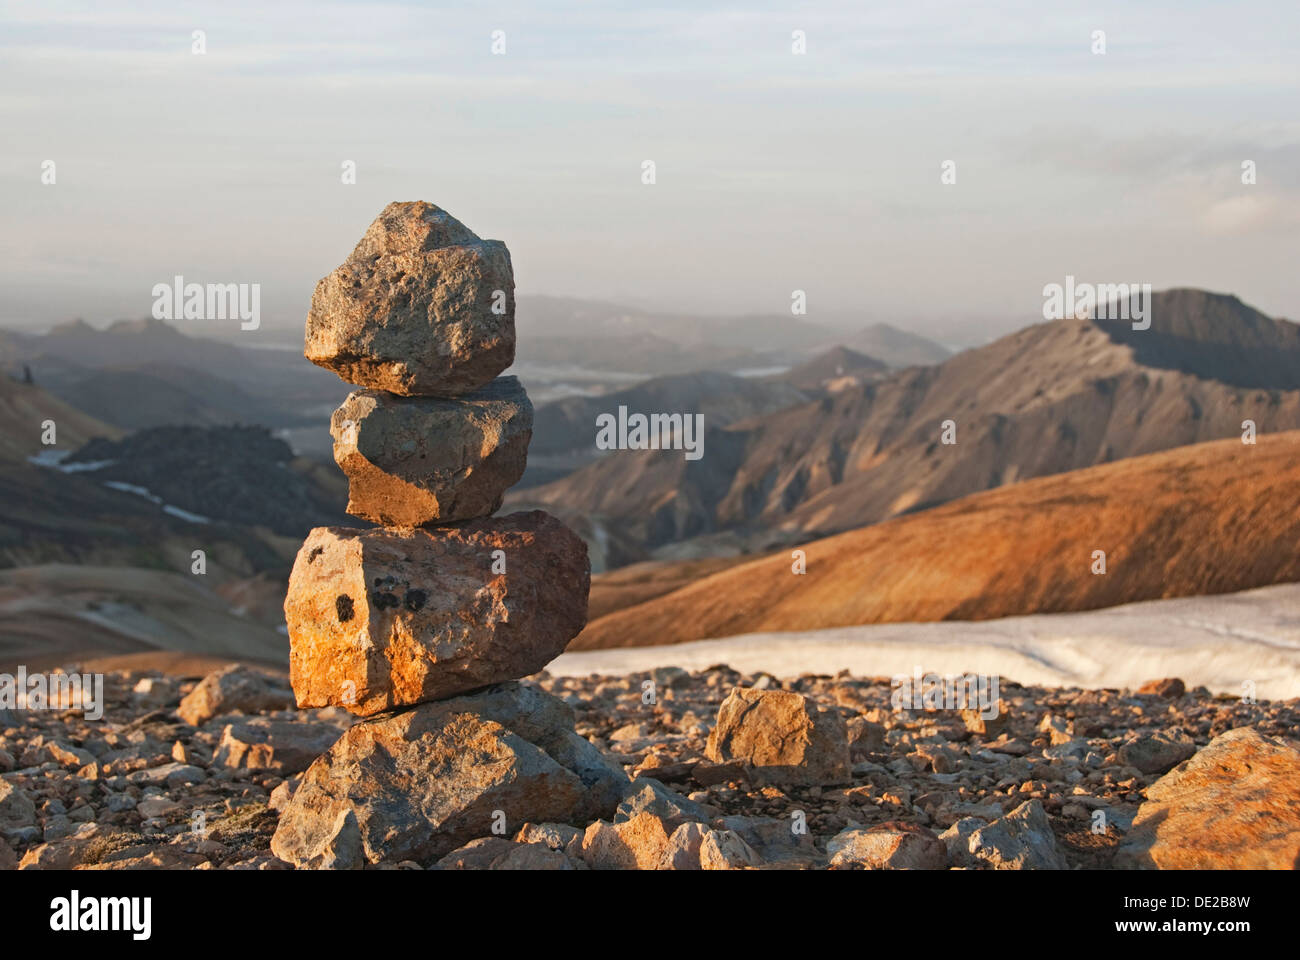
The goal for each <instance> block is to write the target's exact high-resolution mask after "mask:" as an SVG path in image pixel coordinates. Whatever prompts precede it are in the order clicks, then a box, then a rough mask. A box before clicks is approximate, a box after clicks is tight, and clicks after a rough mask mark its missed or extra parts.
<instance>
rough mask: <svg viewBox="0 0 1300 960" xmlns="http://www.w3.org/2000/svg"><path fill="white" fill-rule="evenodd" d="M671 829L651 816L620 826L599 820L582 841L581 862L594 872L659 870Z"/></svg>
mask: <svg viewBox="0 0 1300 960" xmlns="http://www.w3.org/2000/svg"><path fill="white" fill-rule="evenodd" d="M671 832H672V827H670V826H668V825H667V824H665V823H664V821H663V820H661V819H659V818H658V817H656V816H655V815H654V814H652V813H638V814H637V815H636V816H634V817H633V818H632V819H630V820H624V821H623V822H621V823H606V822H605V821H603V820H597V821H596V822H595V823H593V824H592V825H591V826H589V827H587V830H586V833H584V834H583V837H582V859H583V860H584V861H586V863H587V865H588V866H589V867H591V869H593V870H657V869H659V867H660V866H661V864H662V863H663V860H664V857H665V854H666V853H667V852H668V835H669V833H671Z"/></svg>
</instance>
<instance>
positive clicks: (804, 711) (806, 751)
mask: <svg viewBox="0 0 1300 960" xmlns="http://www.w3.org/2000/svg"><path fill="white" fill-rule="evenodd" d="M705 755H706V756H707V757H708V758H709V759H710V760H714V761H717V762H726V761H729V760H740V761H743V762H744V763H747V764H749V765H751V766H752V767H754V768H755V771H756V773H757V774H758V775H759V777H760V779H762V781H763V782H765V783H777V784H808V785H812V784H836V783H847V782H848V781H849V780H850V779H851V777H850V769H849V768H850V761H849V742H848V731H847V729H846V727H845V723H844V720H843V718H842V717H841V716H840V715H839V714H838V713H836V712H834V711H832V710H828V709H822V708H819V707H818V706H817V704H816V703H815V702H813V701H811V700H809V699H808V698H806V697H804V696H803V695H802V694H799V693H791V692H787V691H783V690H753V689H745V688H743V687H737V688H736V689H734V690H732V691H731V695H730V696H729V697H727V699H726V700H724V701H723V703H722V706H721V707H720V708H719V709H718V722H717V726H715V727H714V729H713V731H712V732H711V733H710V734H709V742H708V746H707V748H706V750H705Z"/></svg>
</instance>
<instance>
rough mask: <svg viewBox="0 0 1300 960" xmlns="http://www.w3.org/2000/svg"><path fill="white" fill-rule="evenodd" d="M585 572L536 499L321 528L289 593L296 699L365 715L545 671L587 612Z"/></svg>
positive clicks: (583, 554)
mask: <svg viewBox="0 0 1300 960" xmlns="http://www.w3.org/2000/svg"><path fill="white" fill-rule="evenodd" d="M502 569H504V571H505V572H504V573H502V572H494V571H499V570H502ZM590 584H591V567H590V564H589V562H588V560H587V547H586V545H585V544H584V543H583V542H582V540H581V539H579V538H578V536H577V535H576V534H574V533H573V532H572V531H571V530H569V528H568V527H566V526H565V525H564V524H562V523H561V522H560V521H558V520H556V519H555V518H554V517H552V516H550V515H549V514H546V513H543V512H541V511H533V512H530V513H516V514H512V515H510V516H508V517H498V518H492V519H487V520H475V521H470V522H468V523H465V524H462V525H460V526H457V527H447V528H437V529H428V528H420V529H415V530H388V529H368V530H356V529H351V528H345V527H317V528H316V529H315V530H313V531H312V532H311V533H310V534H309V535H308V537H307V540H306V542H305V543H304V544H303V546H302V549H301V550H300V551H299V552H298V557H297V560H296V561H295V562H294V565H293V571H292V573H291V574H290V575H289V592H288V595H287V596H286V598H285V602H284V613H285V620H286V621H287V622H288V626H289V638H290V641H291V650H290V655H289V676H290V680H291V681H292V683H293V689H294V693H295V694H296V695H297V698H298V705H299V706H301V707H324V706H331V705H332V706H342V707H345V708H347V709H348V710H350V711H351V712H353V713H355V714H358V715H360V716H369V715H372V714H375V713H378V712H380V711H382V710H391V709H393V708H395V707H401V706H406V705H410V704H415V703H421V702H423V701H427V700H437V699H440V698H444V697H449V696H453V695H455V694H458V693H463V692H465V691H467V690H473V689H475V688H478V687H483V686H487V685H489V684H492V683H498V682H501V681H504V680H508V679H514V678H517V677H524V676H528V675H529V674H532V673H536V672H537V671H538V670H540V669H541V668H542V667H544V666H545V665H546V664H547V663H549V662H550V661H551V660H553V659H555V657H557V656H558V655H559V654H560V653H561V652H562V651H563V650H564V647H565V645H566V644H567V643H568V642H569V640H570V639H572V638H573V637H574V636H576V635H577V633H578V631H580V630H581V629H582V627H583V625H584V624H585V623H586V620H587V591H588V589H589V587H590Z"/></svg>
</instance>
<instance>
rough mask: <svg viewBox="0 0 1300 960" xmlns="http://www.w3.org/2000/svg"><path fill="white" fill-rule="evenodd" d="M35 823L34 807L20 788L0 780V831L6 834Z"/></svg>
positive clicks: (29, 798)
mask: <svg viewBox="0 0 1300 960" xmlns="http://www.w3.org/2000/svg"><path fill="white" fill-rule="evenodd" d="M35 823H36V805H35V804H34V803H32V798H31V797H29V796H27V794H26V792H24V791H23V790H22V789H21V788H20V787H16V786H14V785H13V784H12V783H9V782H8V781H7V780H0V830H3V831H5V832H6V833H8V832H9V831H11V830H20V829H22V828H24V827H30V826H32V825H33V824H35Z"/></svg>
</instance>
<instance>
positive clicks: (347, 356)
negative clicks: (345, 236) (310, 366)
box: [303, 202, 515, 396]
mask: <svg viewBox="0 0 1300 960" xmlns="http://www.w3.org/2000/svg"><path fill="white" fill-rule="evenodd" d="M305 340H306V345H305V348H304V351H303V353H304V355H305V356H306V357H307V359H308V360H310V361H311V362H312V363H315V364H318V365H320V366H322V367H325V368H327V369H329V370H333V371H334V372H335V373H337V374H338V375H339V376H340V377H341V378H343V379H344V380H346V381H347V382H348V383H354V384H356V385H357V386H361V387H372V388H374V389H376V390H386V391H388V392H389V393H397V394H401V395H403V396H458V395H460V394H464V393H469V392H471V391H473V390H477V389H478V388H479V387H481V386H483V385H484V384H486V383H488V382H489V381H491V380H492V379H493V378H494V377H496V376H497V374H499V373H501V371H502V370H504V369H506V367H508V366H510V364H511V363H513V362H514V358H515V280H514V272H513V269H512V267H511V264H510V251H508V250H507V249H506V245H505V244H504V243H502V242H501V241H499V240H482V239H480V238H479V237H478V236H477V235H476V234H475V233H474V232H473V231H472V230H470V229H469V228H468V227H466V226H465V225H464V224H462V223H461V222H460V221H458V220H457V219H456V218H455V217H453V216H451V214H449V213H447V211H445V210H442V209H440V208H438V207H436V206H434V205H433V204H431V203H423V202H413V203H390V204H389V205H388V206H387V207H385V208H384V210H383V212H382V213H380V215H379V216H378V217H377V218H376V219H375V221H374V222H373V223H372V224H371V225H370V227H369V229H367V230H366V233H365V236H363V237H362V238H361V242H360V243H358V244H357V246H356V249H354V250H353V251H352V254H351V256H349V257H348V258H347V260H345V261H344V262H343V263H342V264H341V265H340V266H339V267H338V268H337V269H335V270H334V272H333V273H331V274H330V275H329V276H327V277H325V278H324V279H322V280H321V281H320V283H318V284H317V285H316V291H315V293H314V294H313V295H312V298H311V309H310V311H309V312H308V314H307V329H306V338H305Z"/></svg>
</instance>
